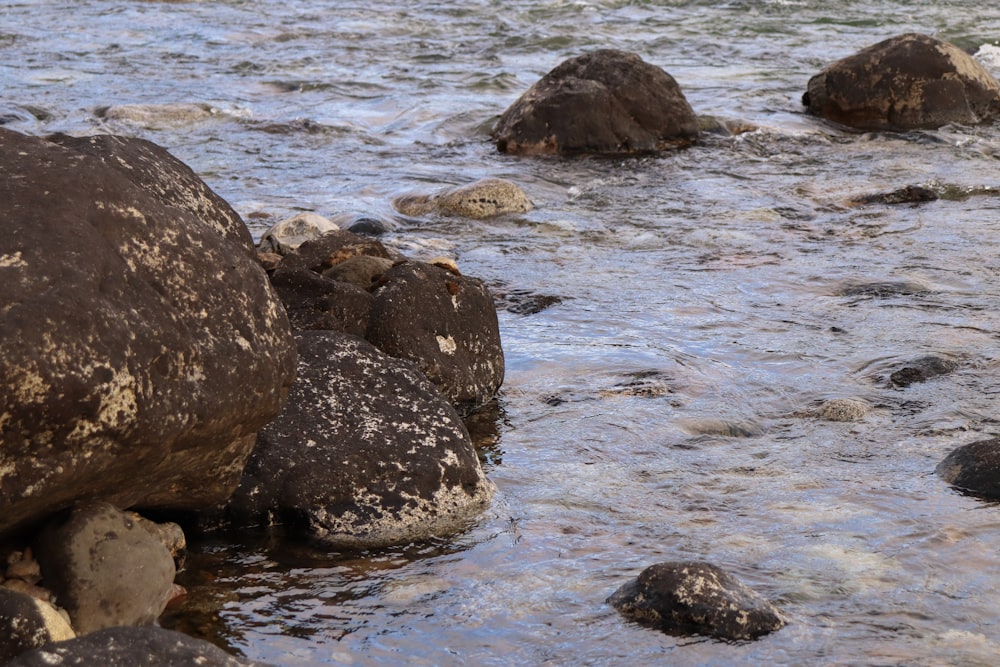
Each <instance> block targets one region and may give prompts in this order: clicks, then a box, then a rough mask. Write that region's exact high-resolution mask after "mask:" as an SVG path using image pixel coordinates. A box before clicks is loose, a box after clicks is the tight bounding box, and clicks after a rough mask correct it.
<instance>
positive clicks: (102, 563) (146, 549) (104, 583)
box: [35, 503, 176, 635]
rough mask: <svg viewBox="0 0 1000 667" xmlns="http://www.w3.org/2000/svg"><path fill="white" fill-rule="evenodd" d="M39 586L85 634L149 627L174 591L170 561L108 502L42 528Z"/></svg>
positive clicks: (148, 536) (145, 533)
mask: <svg viewBox="0 0 1000 667" xmlns="http://www.w3.org/2000/svg"><path fill="white" fill-rule="evenodd" d="M35 551H36V554H37V557H38V561H39V563H40V564H41V566H42V576H43V577H44V581H45V585H46V587H47V588H49V590H51V591H52V592H53V593H54V594H55V596H56V602H57V603H58V604H59V606H60V607H62V608H63V609H65V610H66V611H67V612H69V616H70V619H71V620H72V622H73V628H74V629H75V630H76V632H77V633H78V634H81V635H82V634H86V633H88V632H93V631H95V630H100V629H102V628H110V627H115V626H120V625H149V624H150V623H153V622H154V621H155V620H156V619H157V618H158V617H159V615H160V614H161V613H162V612H163V609H164V608H165V607H166V605H167V602H168V601H169V599H170V598H171V596H172V595H173V592H174V587H173V583H174V576H175V574H176V571H175V569H174V559H173V556H172V555H171V553H170V551H169V550H168V549H167V547H166V546H164V544H163V543H162V542H161V541H160V540H159V539H158V538H157V537H155V536H153V534H152V533H150V532H149V530H147V529H146V528H145V527H144V526H142V525H141V524H140V523H139V522H137V521H135V520H134V519H133V518H132V517H130V516H128V515H127V514H125V513H124V512H122V511H120V510H118V509H116V508H115V507H113V506H112V505H109V504H108V503H90V504H87V505H82V506H80V507H78V508H77V509H75V510H73V512H72V513H71V514H70V516H69V518H68V519H66V520H65V521H64V522H57V523H55V524H53V525H52V526H49V527H48V528H46V530H45V531H44V532H43V533H42V535H41V537H40V538H39V542H38V545H37V547H36V549H35Z"/></svg>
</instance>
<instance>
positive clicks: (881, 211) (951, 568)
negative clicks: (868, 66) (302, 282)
mask: <svg viewBox="0 0 1000 667" xmlns="http://www.w3.org/2000/svg"><path fill="white" fill-rule="evenodd" d="M907 31H920V32H925V33H929V34H934V35H936V36H939V37H942V38H945V39H948V40H950V41H952V42H955V43H957V44H958V45H960V46H961V47H963V48H965V49H967V50H969V51H970V52H977V51H978V52H979V57H980V58H981V59H982V60H983V61H984V62H985V63H986V64H987V66H989V67H991V68H992V69H993V71H994V72H995V73H1000V57H998V53H1000V50H997V49H996V48H995V47H994V46H993V44H995V42H996V40H997V39H998V38H1000V12H998V11H997V10H996V9H994V8H992V7H991V6H990V5H989V3H982V2H966V1H954V0H953V1H951V2H947V3H895V2H887V1H883V2H878V1H873V2H842V3H827V2H820V1H819V0H803V1H801V2H795V1H777V0H776V1H773V2H764V1H759V2H752V1H745V2H726V3H720V2H659V3H653V2H584V1H579V2H555V1H549V2H525V1H522V0H515V1H513V2H504V3H499V2H489V3H486V2H465V3H431V2H423V3H421V2H416V3H413V2H410V3H401V2H394V1H392V0H390V1H388V2H382V3H341V2H333V1H330V0H327V1H318V2H308V3H306V2H288V3H284V2H282V3H278V2H271V1H264V2H228V3H218V2H191V3H161V2H139V1H135V2H121V1H119V0H107V1H103V0H102V1H95V0H87V1H76V0H74V1H73V2H52V1H43V0H38V1H31V2H11V1H10V0H0V86H2V91H3V95H2V100H0V117H2V118H3V120H4V121H5V124H6V126H7V127H10V128H13V129H17V130H20V131H23V132H27V133H33V134H43V133H47V132H54V131H64V132H70V133H74V134H87V133H92V132H107V131H110V132H119V133H126V134H134V135H139V136H143V137H146V138H149V139H152V140H154V141H156V142H158V143H160V144H162V145H164V146H166V147H168V148H169V149H170V150H171V151H172V152H173V153H174V154H176V155H177V156H178V157H180V158H182V159H183V160H185V161H186V162H188V163H189V164H190V165H191V166H192V167H193V168H194V169H195V170H196V171H197V172H198V173H199V174H201V175H202V176H203V177H204V178H205V179H206V181H207V182H208V183H209V184H210V185H211V186H212V187H213V188H214V189H215V190H216V191H218V192H219V193H220V194H221V195H222V196H224V197H225V198H227V199H228V200H229V201H230V202H232V203H233V204H234V206H235V207H236V208H237V209H238V210H239V211H240V212H241V213H242V214H243V215H244V216H245V217H247V220H248V224H249V225H250V226H251V229H252V231H253V232H254V234H255V235H258V236H259V234H260V233H261V232H262V231H263V230H264V229H265V228H266V227H267V226H268V225H269V224H271V223H272V222H274V221H276V220H278V219H280V218H281V217H284V216H286V215H288V214H292V213H295V212H298V211H300V210H310V211H316V212H318V213H321V214H324V215H327V216H332V215H335V214H337V213H342V212H349V213H356V214H366V215H376V216H380V217H383V218H387V219H390V220H393V221H395V223H396V224H397V226H398V228H397V230H396V232H394V233H393V234H392V235H390V237H389V239H388V241H389V242H391V243H394V244H396V245H397V246H398V247H401V248H403V249H405V250H406V251H407V252H410V253H411V254H414V255H416V256H422V255H440V254H452V255H454V256H455V257H456V258H457V261H458V263H459V265H460V267H461V268H462V270H463V271H464V272H465V273H467V274H471V275H476V276H480V277H482V278H484V279H485V280H487V281H488V282H489V283H490V284H491V285H493V286H494V287H496V288H497V289H498V290H524V291H527V292H531V293H536V294H541V295H548V296H556V297H559V298H560V299H561V302H559V303H557V304H555V305H553V306H551V307H550V308H548V309H546V310H543V311H542V312H540V313H536V314H532V315H523V314H517V313H513V312H509V311H506V310H503V311H501V313H500V323H501V328H502V335H503V342H504V349H505V352H506V358H507V378H506V382H505V384H504V389H503V395H502V398H501V401H500V410H499V412H498V413H497V414H496V415H495V416H494V417H491V418H490V419H487V420H486V421H487V425H486V428H485V429H480V434H479V436H478V441H479V442H480V444H481V446H482V448H483V458H484V460H485V461H486V466H487V469H488V472H489V475H490V477H491V478H492V479H493V481H494V482H495V483H496V485H497V487H498V489H499V494H498V497H497V499H496V501H495V502H494V504H493V506H492V507H491V509H490V510H489V511H488V512H487V513H486V514H485V515H484V516H483V517H482V519H481V521H479V522H478V523H477V524H476V525H475V526H473V527H471V528H470V530H469V531H468V532H467V533H465V534H463V535H459V536H456V537H453V538H450V539H447V540H443V541H441V542H440V543H437V544H430V545H415V546H413V547H412V548H409V549H400V550H394V551H388V552H382V553H376V554H368V555H364V556H362V557H346V556H341V555H337V554H324V553H322V552H317V551H315V550H310V549H307V548H305V547H297V546H295V545H290V544H287V543H284V542H281V541H280V540H277V539H275V538H271V541H268V540H267V539H265V538H261V539H260V540H256V539H254V538H249V539H244V540H243V541H237V540H234V539H232V538H223V537H219V538H216V539H209V540H206V541H205V542H204V543H201V544H197V545H196V548H195V550H194V553H193V554H192V556H191V557H190V558H189V561H188V570H187V571H186V572H185V573H184V575H183V577H184V578H183V581H184V583H185V584H186V585H187V586H188V588H189V589H190V591H191V596H190V598H189V600H188V602H187V605H186V607H184V608H182V609H181V610H180V611H178V612H175V613H174V615H172V616H171V617H170V618H169V619H168V620H167V621H165V622H168V623H169V624H170V625H172V626H174V627H179V628H182V629H185V630H187V631H189V632H193V633H197V634H200V635H201V636H204V637H206V638H208V639H210V640H212V641H215V642H216V643H219V644H220V645H223V646H226V647H228V648H229V649H230V650H232V651H235V652H239V653H242V654H244V655H246V656H248V657H251V658H254V659H259V660H265V661H270V662H273V663H277V664H282V665H323V664H354V665H389V664H400V663H403V662H405V663H407V664H426V665H464V664H482V665H508V664H525V665H541V664H549V665H562V664H573V665H619V664H634V665H643V664H674V665H696V664H697V665H729V664H789V665H804V664H819V665H854V664H857V665H896V664H906V665H993V664H995V662H996V656H997V655H998V654H1000V627H998V624H997V619H998V615H1000V601H998V600H997V596H996V594H995V589H996V587H997V584H998V583H1000V556H998V554H1000V508H997V507H995V506H993V505H990V504H989V503H984V502H982V501H979V500H976V499H973V498H970V497H966V496H963V495H961V494H959V493H956V492H955V491H954V490H952V489H950V488H949V487H948V486H947V485H946V484H944V483H943V482H942V481H941V480H940V479H938V478H937V477H936V476H935V474H934V467H935V465H936V464H937V463H938V462H939V461H940V460H941V459H942V458H943V457H944V456H945V455H946V454H947V453H949V452H950V451H951V450H952V449H954V448H955V447H957V446H959V445H962V444H965V443H968V442H972V441H975V440H977V439H982V438H984V437H986V436H987V435H989V434H993V433H996V432H1000V425H998V423H997V422H996V418H997V416H998V409H997V408H998V392H1000V382H998V381H997V377H998V366H1000V341H998V333H997V332H998V331H1000V315H998V311H1000V277H998V270H1000V257H998V253H997V251H996V247H997V243H996V241H997V238H998V235H1000V198H998V197H997V194H998V193H1000V190H997V189H996V188H998V187H1000V163H998V161H997V155H998V152H1000V130H998V128H997V127H995V126H985V127H977V128H965V127H949V128H944V129H942V130H940V131H937V132H927V133H915V134H911V135H905V136H889V135H878V134H850V133H845V132H841V131H838V130H836V129H834V128H832V127H829V126H827V125H824V124H823V123H820V122H818V121H816V120H815V119H812V118H809V117H807V116H804V115H803V114H802V108H801V105H800V97H801V94H802V92H803V91H804V90H805V85H806V82H807V80H808V78H809V77H810V76H811V75H812V74H814V73H815V72H817V71H818V70H819V69H820V68H821V67H822V66H824V65H825V64H826V63H828V62H830V61H831V60H834V59H836V58H839V57H842V56H845V55H848V54H849V53H852V52H854V51H856V50H858V49H860V48H862V47H864V46H867V45H869V44H871V43H874V42H876V41H879V40H881V39H883V38H885V37H888V36H890V35H893V34H898V33H902V32H907ZM598 47H613V48H620V49H625V50H629V51H634V52H636V53H638V54H639V55H641V56H642V57H643V58H644V59H646V60H647V61H649V62H652V63H655V64H657V65H660V66H662V67H663V68H664V69H666V70H667V71H669V72H670V73H671V74H672V75H673V76H674V77H675V78H676V79H677V80H678V82H679V83H680V84H681V86H682V88H683V90H684V91H685V93H686V95H687V97H688V99H689V101H690V102H691V104H692V106H694V108H695V110H696V111H697V112H698V113H701V114H712V115H716V116H720V117H724V118H730V119H738V120H743V121H748V122H751V123H755V124H757V125H759V126H760V129H759V130H757V131H755V132H751V133H748V134H743V135H740V136H737V137H734V138H716V139H710V140H707V141H705V142H704V143H703V144H701V145H699V146H696V147H694V148H691V149H689V150H685V151H683V152H679V153H669V154H665V155H663V156H662V157H645V158H637V159H628V160H621V159H616V160H601V159H574V160H560V159H521V158H513V157H507V156H503V155H500V154H498V153H497V152H496V151H495V150H494V148H493V147H492V145H491V144H490V142H489V140H488V131H489V128H490V126H491V124H492V122H493V120H495V118H496V116H497V115H498V114H499V113H500V112H502V111H503V109H504V108H506V106H507V105H509V104H510V103H511V102H513V101H514V100H515V99H516V98H517V97H518V95H520V94H521V93H522V92H523V91H524V90H525V89H526V88H527V87H528V86H529V85H531V83H533V82H534V81H535V80H537V79H538V78H539V77H540V76H541V75H542V74H544V73H545V72H546V71H548V70H549V69H551V68H552V67H554V66H555V65H556V64H558V63H559V62H560V61H562V60H563V59H565V58H567V57H570V56H573V55H578V54H579V53H581V52H583V51H585V50H587V49H593V48H598ZM175 103H182V104H200V105H204V106H203V107H202V109H203V110H209V112H208V113H204V112H203V113H202V114H201V116H200V117H195V118H187V119H180V120H178V119H175V118H155V117H151V118H149V119H148V120H146V121H143V122H138V123H137V122H134V121H126V120H115V119H113V118H105V117H104V116H105V114H104V112H103V109H104V108H105V107H108V106H112V105H123V104H154V105H163V104H175ZM486 176H497V177H504V178H508V179H511V180H513V181H515V182H517V183H519V184H521V185H522V187H523V188H524V189H525V190H526V191H527V192H528V194H529V196H530V197H531V198H532V200H533V201H534V202H535V204H536V208H535V209H534V210H533V211H532V212H530V213H528V214H526V215H523V216H520V217H515V218H505V219H499V220H494V221H489V222H470V221H466V220H459V219H435V218H429V219H410V218H403V217H400V216H398V215H395V214H394V213H393V211H392V208H391V206H390V203H389V202H390V201H391V199H392V198H393V197H394V196H396V195H398V194H401V193H405V192H411V191H421V192H426V191H431V190H434V189H437V188H439V187H443V186H445V185H449V184H457V183H465V182H468V181H471V180H473V179H475V178H480V177H486ZM910 184H920V185H926V186H930V187H933V188H935V189H937V190H938V191H939V192H941V193H942V194H944V195H945V196H944V198H942V199H941V200H939V201H936V202H931V203H926V204H922V205H920V206H918V207H914V206H907V205H904V206H898V207H887V206H879V205H875V206H862V207H851V206H848V205H847V204H848V201H849V200H850V199H852V198H854V197H857V196H859V195H864V194H869V193H872V192H879V191H888V190H894V189H897V188H900V187H903V186H906V185H910ZM873 282H879V283H896V284H904V285H905V286H906V288H905V289H901V290H896V291H895V292H891V291H887V292H877V293H874V294H866V293H864V292H861V293H860V294H857V293H856V294H853V295H851V294H850V293H849V292H850V290H847V292H848V294H846V295H845V289H846V288H848V287H850V286H855V285H858V284H863V283H873ZM927 354H936V355H939V356H942V357H947V358H950V359H952V360H954V361H956V362H957V363H958V370H956V371H955V372H954V373H951V374H949V375H946V376H944V377H940V378H936V379H933V380H931V381H928V382H926V383H922V384H915V385H912V386H910V387H908V388H905V389H900V388H895V389H894V388H890V387H889V385H888V382H887V377H888V375H889V374H890V373H891V372H892V371H893V370H895V369H896V368H898V367H900V366H901V365H902V364H904V363H906V362H907V361H909V360H911V359H913V358H916V357H919V356H922V355H927ZM833 398H857V399H863V400H865V401H867V402H868V403H869V404H871V405H872V406H873V410H872V412H871V413H870V414H869V415H868V416H867V417H865V418H864V419H862V420H861V421H857V422H846V423H845V422H831V421H824V420H820V419H817V418H815V417H812V416H809V415H810V411H812V410H815V409H816V408H817V407H818V406H819V405H820V404H821V403H822V402H823V401H825V400H829V399H833ZM727 429H728V430H727ZM713 433H715V434H713ZM717 433H736V434H738V435H739V436H740V437H733V436H730V435H719V434H717ZM682 558H683V559H704V560H708V561H710V562H712V563H714V564H716V565H719V566H721V567H723V568H724V569H727V570H729V571H731V572H733V573H734V574H736V575H737V576H739V577H740V578H741V579H743V580H744V581H745V582H746V583H748V584H749V585H751V586H752V587H754V588H755V589H757V590H758V591H759V592H761V593H762V594H764V595H765V596H767V597H768V598H770V599H772V600H774V601H775V602H776V604H777V605H778V606H779V607H780V608H781V609H782V611H783V612H784V613H785V615H786V616H787V617H788V619H789V621H790V622H789V625H788V626H787V627H785V628H784V629H782V630H781V631H779V632H777V633H774V634H772V635H770V636H768V637H765V638H763V639H761V640H759V641H757V642H752V643H736V644H730V643H724V642H718V641H711V640H707V639H700V638H687V639H684V638H675V637H670V636H666V635H663V634H660V633H659V632H655V631H651V630H647V629H644V628H641V627H638V626H635V625H632V624H630V623H627V622H624V621H623V620H622V619H621V618H620V617H619V616H618V614H617V613H616V612H615V611H614V610H613V609H611V608H610V607H609V606H608V605H607V604H606V603H605V602H604V601H605V598H606V597H607V596H608V595H609V594H610V593H612V592H613V591H614V590H615V589H616V588H617V587H618V586H619V585H620V584H622V583H624V582H625V581H626V580H628V579H629V578H630V577H633V576H635V575H636V574H637V573H638V572H639V571H640V570H641V569H643V568H644V567H646V566H648V565H651V564H653V563H656V562H660V561H664V560H673V559H682Z"/></svg>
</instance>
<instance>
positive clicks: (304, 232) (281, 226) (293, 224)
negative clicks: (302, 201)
mask: <svg viewBox="0 0 1000 667" xmlns="http://www.w3.org/2000/svg"><path fill="white" fill-rule="evenodd" d="M339 229H340V227H339V226H338V225H337V224H336V223H335V222H333V221H331V220H329V219H328V218H324V217H323V216H321V215H319V214H318V213H309V212H306V213H299V214H298V215H295V216H292V217H291V218H286V219H284V220H282V221H281V222H279V223H277V224H276V225H274V226H273V227H271V228H270V229H269V230H267V231H266V232H264V235H263V236H262V237H261V239H260V244H259V245H258V249H259V250H260V251H263V252H274V253H278V254H279V255H287V254H288V253H290V252H292V251H293V250H296V249H297V248H298V247H299V246H300V245H302V244H303V243H305V242H306V241H311V240H313V239H317V238H319V237H320V236H323V235H324V234H328V233H330V232H335V231H337V230H339Z"/></svg>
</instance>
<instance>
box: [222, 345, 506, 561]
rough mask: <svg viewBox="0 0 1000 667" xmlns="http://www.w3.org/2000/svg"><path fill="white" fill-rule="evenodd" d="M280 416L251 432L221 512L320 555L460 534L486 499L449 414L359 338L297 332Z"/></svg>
mask: <svg viewBox="0 0 1000 667" xmlns="http://www.w3.org/2000/svg"><path fill="white" fill-rule="evenodd" d="M296 340H297V341H298V344H299V369H298V378H297V379H296V382H295V385H294V386H293V387H292V391H291V394H290V396H289V400H288V405H287V406H286V408H285V411H284V412H283V413H282V414H281V416H280V417H278V418H277V419H276V420H274V421H273V422H272V423H271V424H269V425H268V426H267V427H265V428H264V429H263V430H261V432H260V436H259V438H258V442H257V447H256V449H255V450H254V453H253V456H252V457H251V459H250V463H249V464H248V466H247V469H246V472H245V474H244V478H243V481H242V482H241V483H240V486H239V488H238V489H237V491H236V493H235V494H234V496H233V498H232V500H231V501H230V503H229V506H228V514H229V516H230V517H231V519H232V520H233V521H235V522H237V523H242V524H246V523H255V524H260V523H265V524H266V523H268V522H272V521H273V522H280V523H284V524H285V525H286V526H287V527H288V528H289V529H290V530H291V531H292V532H294V533H296V534H301V535H303V536H305V537H308V538H311V539H314V540H318V541H321V542H323V543H324V544H326V545H327V546H329V547H331V548H374V547H382V546H388V545H392V544H401V543H406V542H410V541H416V540H422V539H426V538H428V537H431V536H434V535H442V534H447V533H451V532H454V531H455V530H459V529H461V528H464V527H465V526H466V525H467V522H468V521H470V520H471V519H472V518H474V517H475V516H476V515H477V514H478V513H479V512H481V511H482V510H483V509H484V508H485V507H486V506H487V505H488V503H489V501H490V498H491V496H492V493H493V486H492V484H491V483H490V482H489V481H488V480H487V479H486V478H485V476H484V475H483V471H482V468H481V467H480V464H479V460H478V458H477V456H476V452H475V450H474V448H473V447H472V443H471V441H470V440H469V435H468V432H467V431H466V430H465V427H464V426H463V425H462V422H461V420H460V418H459V417H458V415H457V413H456V412H455V410H454V409H453V408H452V407H451V406H450V405H449V403H448V401H447V399H445V398H444V397H443V396H442V395H441V394H440V392H439V391H438V390H437V389H436V388H435V387H434V386H433V385H432V384H430V383H429V382H428V381H427V379H426V378H425V377H424V376H423V375H422V374H421V373H420V372H419V371H418V370H417V369H416V368H415V367H414V365H413V364H411V363H410V362H407V361H403V360H399V359H393V358H391V357H388V356H386V355H384V354H383V353H381V352H379V351H378V350H377V349H376V348H374V347H373V346H371V345H370V344H368V343H366V342H365V341H363V340H361V339H359V338H356V337H353V336H349V335H345V334H337V333H332V332H319V331H314V332H302V333H299V334H297V335H296Z"/></svg>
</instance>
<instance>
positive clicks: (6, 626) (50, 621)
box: [0, 588, 76, 662]
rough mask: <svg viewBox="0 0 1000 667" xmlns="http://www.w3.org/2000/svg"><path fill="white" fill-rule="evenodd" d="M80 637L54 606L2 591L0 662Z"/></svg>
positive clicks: (0, 593) (1, 589) (23, 595)
mask: <svg viewBox="0 0 1000 667" xmlns="http://www.w3.org/2000/svg"><path fill="white" fill-rule="evenodd" d="M75 636H76V634H75V633H74V632H73V628H71V627H70V626H69V623H67V622H66V619H64V618H63V617H62V615H60V614H59V612H58V611H57V610H56V608H55V607H53V606H52V605H51V604H49V603H47V602H44V601H42V600H38V599H36V598H33V597H31V596H30V595H27V594H25V593H18V592H16V591H13V590H10V589H8V588H0V662H3V661H4V660H9V659H10V658H13V657H14V656H16V655H19V654H21V653H24V652H25V651H27V650H29V649H33V648H37V647H39V646H44V645H45V644H48V643H49V642H58V641H63V640H65V639H72V638H73V637H75Z"/></svg>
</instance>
